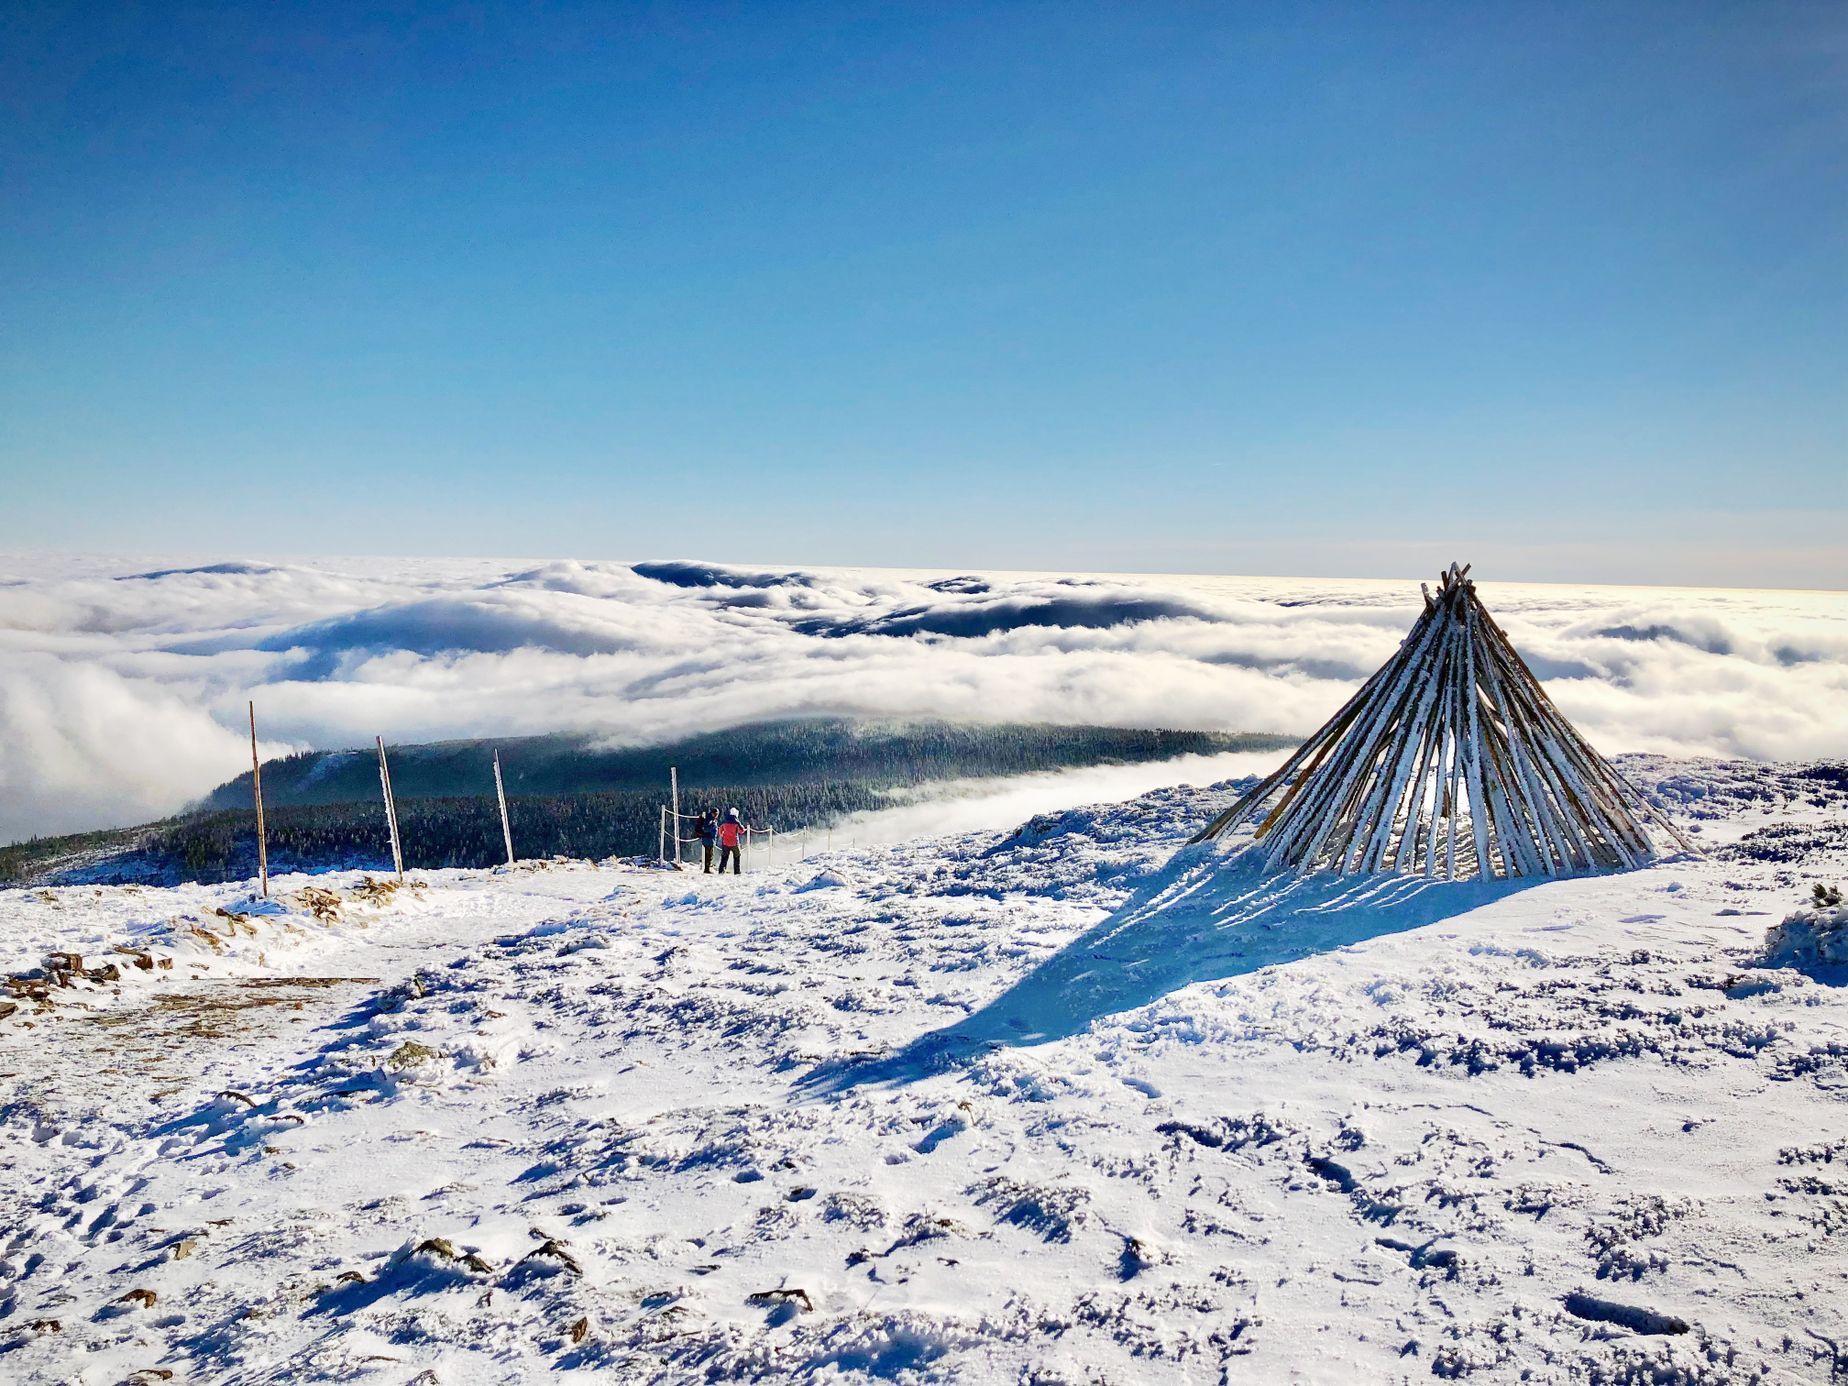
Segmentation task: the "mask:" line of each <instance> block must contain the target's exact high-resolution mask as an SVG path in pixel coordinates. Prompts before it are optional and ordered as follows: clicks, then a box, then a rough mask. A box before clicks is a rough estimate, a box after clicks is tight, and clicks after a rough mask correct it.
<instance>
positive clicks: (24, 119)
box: [0, 3, 1848, 587]
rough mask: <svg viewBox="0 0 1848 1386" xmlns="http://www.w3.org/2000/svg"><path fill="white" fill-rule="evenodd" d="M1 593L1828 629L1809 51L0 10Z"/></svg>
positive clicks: (1147, 23)
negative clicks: (739, 596) (1528, 606)
mask: <svg viewBox="0 0 1848 1386" xmlns="http://www.w3.org/2000/svg"><path fill="white" fill-rule="evenodd" d="M0 322H3V323H4V324H5V326H4V331H0V486H3V487H4V492H5V495H6V497H7V503H6V504H5V505H4V506H3V507H0V548H4V547H14V548H18V547H39V546H43V547H55V548H63V549H85V550H133V551H139V552H148V551H161V552H179V551H184V552H189V553H211V554H217V555H223V554H230V553H237V554H244V555H251V554H264V553H310V552H315V553H338V552H360V553H410V554H416V553H434V554H456V553H492V554H506V555H522V556H526V555H530V556H552V555H569V556H575V557H585V558H603V557H643V556H659V555H670V554H671V555H700V556H703V557H709V558H718V559H733V560H739V561H748V562H789V563H810V564H823V563H843V564H849V563H892V564H908V565H928V566H941V567H959V568H960V567H1057V568H1076V569H1104V570H1112V569H1115V570H1169V571H1190V572H1275V573H1302V574H1329V575H1355V576H1366V575H1379V576H1398V575H1403V574H1406V573H1417V574H1421V573H1424V572H1425V571H1427V570H1432V569H1435V568H1436V567H1437V566H1438V565H1439V564H1441V563H1442V562H1444V561H1447V560H1448V559H1449V558H1451V557H1453V556H1457V557H1463V558H1465V559H1473V560H1474V561H1475V562H1476V563H1477V565H1478V568H1479V569H1480V570H1483V571H1484V572H1485V573H1486V572H1489V571H1491V570H1492V571H1494V573H1495V575H1497V576H1504V577H1508V578H1537V579H1549V578H1560V579H1579V580H1610V581H1646V582H1665V583H1684V582H1685V583H1721V584H1756V583H1763V584H1776V585H1796V586H1829V587H1839V586H1843V585H1845V584H1844V582H1843V577H1844V574H1848V540H1844V538H1843V536H1844V535H1848V462H1845V458H1844V449H1845V447H1848V327H1845V326H1844V324H1848V18H1844V16H1843V14H1842V12H1841V11H1840V10H1839V9H1831V8H1830V7H1824V6H1817V7H1805V6H1800V5H1781V4H1752V5H1746V4H1739V5H1685V4H1683V5H1668V6H1660V7H1656V6H1641V5H1618V6H1613V5H1583V6H1580V5H1570V4H1552V5H1526V6H1475V5H1455V6H1425V5H1402V4H1385V5H1352V6H1344V5H1329V6H1315V5H1309V6H1303V5H1277V6H1265V5H1244V6H1237V5H1198V6H1194V5H1153V4H1151V5H1095V6H1092V5H1083V4H1046V5H962V6H958V5H917V6H891V7H868V6H854V5H840V6H832V5H801V4H795V3H788V4H774V5H772V4H765V5H740V6H724V7H718V6H704V5H697V4H690V5H659V6H653V5H632V6H617V5H585V6H573V5H553V4H531V5H496V4H477V5H467V6H455V7H453V8H451V9H448V10H445V9H443V8H442V7H438V6H430V5H418V6H415V7H413V6H409V5H405V6H394V7H376V8H371V9H365V8H362V7H359V6H320V7H301V8H294V7H288V6H271V5H262V6H251V7H223V8H212V9H191V8H188V7H184V6H172V7H163V6H148V7H123V8H120V9H113V8H111V7H109V6H101V5H72V6H56V5H52V6H44V5H33V6H9V7H6V8H5V9H4V11H0Z"/></svg>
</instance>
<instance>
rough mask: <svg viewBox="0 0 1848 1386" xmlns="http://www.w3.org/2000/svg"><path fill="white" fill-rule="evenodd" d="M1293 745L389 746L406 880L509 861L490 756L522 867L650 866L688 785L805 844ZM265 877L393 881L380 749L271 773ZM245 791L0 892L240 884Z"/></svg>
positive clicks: (1035, 737)
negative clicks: (1025, 788) (629, 860)
mask: <svg viewBox="0 0 1848 1386" xmlns="http://www.w3.org/2000/svg"><path fill="white" fill-rule="evenodd" d="M1285 744H1288V743H1287V740H1286V739H1285V738H1280V737H1274V736H1251V735H1226V734H1220V733H1207V732H1185V731H1164V730H1147V729H1135V728H1117V727H1059V726H1047V725H1041V724H1000V725H964V724H953V723H943V722H912V723H864V722H861V723H856V722H850V721H847V720H845V719H838V718H810V719H797V720H789V721H780V722H769V723H759V724H756V725H754V726H748V727H740V728H736V729H733V730H728V731H724V732H712V733H705V734H702V735H699V736H695V737H690V738H687V739H686V740H683V741H680V742H676V743H673V744H671V745H667V746H653V747H643V748H617V749H601V748H597V747H595V746H593V745H591V744H589V743H587V742H586V740H585V739H584V738H581V737H569V736H545V737H522V738H507V739H504V740H500V741H489V740H476V741H455V742H441V743H433V744H428V745H414V746H398V747H390V748H388V751H389V754H390V756H391V767H392V789H393V793H394V795H395V796H396V799H397V802H398V820H399V828H400V832H401V835H402V838H403V847H404V859H405V865H406V866H407V867H415V868H424V869H435V868H439V867H452V866H463V867H481V866H492V865H494V864H496V863H498V862H500V861H502V860H504V859H505V855H506V853H505V848H504V847H503V845H502V841H501V831H500V819H499V814H498V812H497V811H496V808H495V802H494V780H493V769H492V759H491V756H492V752H493V751H494V750H495V749H499V751H500V753H501V762H502V770H503V773H504V775H505V777H506V781H507V793H508V817H509V819H510V820H511V823H512V828H513V838H514V848H515V851H516V852H517V854H518V855H519V856H521V857H548V856H559V855H562V856H571V857H591V858H600V857H606V856H637V855H644V854H646V855H652V854H653V853H654V852H655V851H656V848H657V843H658V841H659V832H660V806H661V804H662V803H663V802H664V801H665V799H666V798H667V784H668V767H669V766H670V765H672V766H674V767H676V768H677V769H678V770H679V773H680V785H681V806H682V808H683V809H686V810H688V811H692V810H694V809H697V808H703V807H716V808H726V807H731V806H733V805H735V806H737V807H738V808H740V809H741V810H742V811H743V814H744V817H745V818H746V820H747V821H749V822H752V823H755V824H759V825H762V826H766V827H775V828H776V829H777V831H778V832H779V833H786V834H787V833H794V832H798V831H801V830H804V829H811V828H816V827H820V826H823V825H825V824H828V823H831V822H834V821H836V820H838V819H840V818H842V817H844V816H845V815H847V814H850V813H856V812H860V811H863V810H868V809H878V808H883V807H886V806H888V805H890V804H891V803H892V802H893V796H894V792H895V791H900V790H903V789H907V788H909V787H912V786H917V785H924V784H928V783H930V782H932V781H942V780H947V779H964V778H971V779H976V778H994V777H999V776H1008V775H1018V774H1026V773H1031V772H1034V771H1045V770H1059V769H1071V768H1078V767H1084V766H1092V765H1101V764H1133V763H1140V762H1145V761H1152V760H1164V759H1169V758H1171V757H1174V756H1178V755H1188V754H1213V753H1218V752H1223V751H1233V750H1260V749H1274V748H1278V747H1281V746H1284V745H1285ZM263 797H264V805H265V819H266V823H267V828H268V843H269V860H270V869H271V870H272V871H276V872H282V871H289V870H316V869H322V868H326V867H332V866H351V867H362V868H373V869H385V868H388V867H389V866H390V863H391V848H390V838H389V835H388V832H387V829H386V826H385V814H384V809H383V807H382V804H381V802H380V796H379V775H378V758H377V754H376V752H375V751H317V752H308V753H304V754H301V755H294V756H288V757H283V758H280V759H277V760H273V761H269V762H267V763H266V764H265V765H264V767H263ZM250 805H251V798H250V776H249V775H248V774H246V775H243V776H241V777H239V778H238V779H236V780H232V781H230V782H228V783H227V784H225V785H222V786H220V787H219V788H218V789H217V790H214V791H213V792H212V794H211V795H209V796H207V798H206V800H205V801H204V804H203V806H202V807H201V808H200V809H199V810H197V811H194V812H191V813H187V814H184V815H181V816H179V817H176V818H171V819H167V820H164V821H162V822H159V823H154V824H149V825H146V826H145V827H142V828H136V829H119V830H113V831H108V832H101V833H87V834H79V835H76V836H73V837H66V838H57V839H42V840H35V841H32V842H28V843H21V844H17V845H15V846H12V847H6V848H0V881H15V882H17V881H30V880H38V879H43V878H44V877H45V876H46V874H47V872H48V871H52V872H55V871H57V870H60V869H64V867H63V863H66V862H76V861H78V860H81V869H82V870H83V872H84V874H85V878H87V879H97V880H107V879H122V880H145V879H153V880H190V881H219V880H239V879H244V878H246V877H249V876H253V875H255V874H256V870H257V855H256V816H255V813H254V811H253V810H252V808H251V806H250Z"/></svg>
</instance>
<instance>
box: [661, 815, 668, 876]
mask: <svg viewBox="0 0 1848 1386" xmlns="http://www.w3.org/2000/svg"><path fill="white" fill-rule="evenodd" d="M660 858H661V862H662V864H663V865H665V864H666V862H667V805H666V804H663V805H661V849H660Z"/></svg>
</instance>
